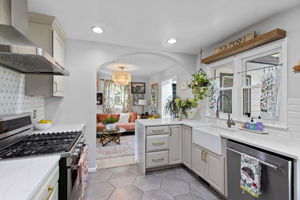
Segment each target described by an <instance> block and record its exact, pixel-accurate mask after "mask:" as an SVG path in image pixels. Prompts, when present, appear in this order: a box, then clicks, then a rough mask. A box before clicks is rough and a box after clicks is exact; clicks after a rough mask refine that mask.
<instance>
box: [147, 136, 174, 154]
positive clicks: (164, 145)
mask: <svg viewBox="0 0 300 200" xmlns="http://www.w3.org/2000/svg"><path fill="white" fill-rule="evenodd" d="M166 149H169V135H167V134H164V135H150V136H147V152H149V151H158V150H166Z"/></svg>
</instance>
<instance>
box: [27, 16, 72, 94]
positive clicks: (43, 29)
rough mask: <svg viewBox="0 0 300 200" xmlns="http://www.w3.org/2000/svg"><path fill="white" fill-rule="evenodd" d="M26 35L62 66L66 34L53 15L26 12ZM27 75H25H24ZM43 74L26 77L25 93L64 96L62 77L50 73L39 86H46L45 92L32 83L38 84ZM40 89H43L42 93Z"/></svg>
mask: <svg viewBox="0 0 300 200" xmlns="http://www.w3.org/2000/svg"><path fill="white" fill-rule="evenodd" d="M28 20H29V22H28V37H29V39H31V40H32V41H33V42H34V43H35V44H36V45H37V46H39V47H41V48H42V49H44V50H45V51H46V52H47V53H49V55H51V56H52V57H53V58H54V59H55V60H56V62H57V63H58V64H59V65H61V66H64V56H65V54H64V51H65V50H64V48H65V47H64V42H65V38H66V35H65V33H64V31H63V29H62V27H61V26H60V24H59V23H58V21H57V20H56V18H55V17H53V16H47V15H42V14H38V13H28ZM26 76H27V75H26ZM39 76H42V77H46V76H45V75H35V76H30V78H29V77H28V78H26V84H27V86H26V91H25V92H26V95H30V96H46V97H63V96H64V77H63V76H56V75H51V76H50V77H47V78H42V79H47V81H46V80H44V81H43V83H44V84H47V85H43V86H41V87H43V88H47V92H45V91H44V90H41V89H39V88H37V87H32V85H40V84H39V83H40V82H38V81H40V80H41V77H39ZM40 91H43V92H42V93H41V92H40Z"/></svg>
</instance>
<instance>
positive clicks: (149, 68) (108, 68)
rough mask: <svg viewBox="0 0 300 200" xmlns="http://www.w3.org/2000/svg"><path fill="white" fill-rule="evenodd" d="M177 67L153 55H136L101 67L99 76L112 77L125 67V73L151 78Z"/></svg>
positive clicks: (171, 62) (167, 60)
mask: <svg viewBox="0 0 300 200" xmlns="http://www.w3.org/2000/svg"><path fill="white" fill-rule="evenodd" d="M174 65H176V64H175V63H174V62H173V61H171V60H169V59H166V58H164V57H161V56H157V55H152V54H134V55H129V56H126V57H123V58H121V59H119V60H115V61H113V62H112V63H107V64H104V65H102V66H100V68H99V70H98V74H108V75H111V74H112V71H116V70H120V69H119V67H120V66H123V67H125V69H124V71H130V72H131V74H132V75H133V76H136V77H149V76H151V75H154V74H156V73H159V72H161V71H164V70H166V69H168V68H170V70H171V67H172V66H174Z"/></svg>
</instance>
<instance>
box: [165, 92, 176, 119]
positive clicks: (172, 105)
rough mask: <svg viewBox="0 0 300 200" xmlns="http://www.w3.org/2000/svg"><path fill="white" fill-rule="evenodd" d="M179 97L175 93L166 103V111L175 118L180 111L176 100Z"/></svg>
mask: <svg viewBox="0 0 300 200" xmlns="http://www.w3.org/2000/svg"><path fill="white" fill-rule="evenodd" d="M176 98H177V97H176V96H175V95H174V96H173V95H172V96H170V97H169V98H168V99H167V103H166V105H165V113H166V114H169V115H170V116H172V117H174V118H177V117H178V113H179V109H178V106H177V104H176V102H175V99H176Z"/></svg>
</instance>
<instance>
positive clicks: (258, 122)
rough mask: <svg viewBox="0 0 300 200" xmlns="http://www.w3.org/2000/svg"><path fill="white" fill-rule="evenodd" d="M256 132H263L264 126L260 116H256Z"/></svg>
mask: <svg viewBox="0 0 300 200" xmlns="http://www.w3.org/2000/svg"><path fill="white" fill-rule="evenodd" d="M256 130H258V131H264V125H263V122H262V119H261V117H260V116H258V119H257V122H256Z"/></svg>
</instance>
